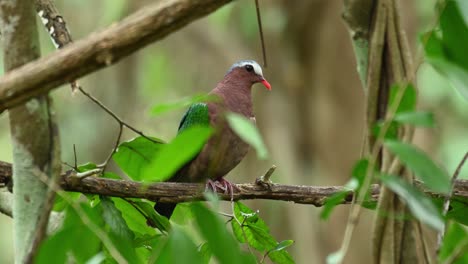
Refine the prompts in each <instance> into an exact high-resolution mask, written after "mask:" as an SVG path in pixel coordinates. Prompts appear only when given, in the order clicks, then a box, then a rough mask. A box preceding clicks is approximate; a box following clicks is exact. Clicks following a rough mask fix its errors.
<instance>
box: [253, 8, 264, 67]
mask: <svg viewBox="0 0 468 264" xmlns="http://www.w3.org/2000/svg"><path fill="white" fill-rule="evenodd" d="M255 9H256V11H257V23H258V32H259V34H260V42H261V43H262V55H263V67H265V68H266V67H267V57H266V49H265V39H264V38H263V28H262V18H261V16H260V5H259V3H258V0H255Z"/></svg>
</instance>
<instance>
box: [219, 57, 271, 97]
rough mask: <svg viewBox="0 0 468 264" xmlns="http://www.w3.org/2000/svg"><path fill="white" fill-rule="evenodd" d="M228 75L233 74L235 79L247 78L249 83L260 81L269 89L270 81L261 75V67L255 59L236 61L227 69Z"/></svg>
mask: <svg viewBox="0 0 468 264" xmlns="http://www.w3.org/2000/svg"><path fill="white" fill-rule="evenodd" d="M228 75H234V76H235V78H237V79H243V80H247V81H249V82H250V83H251V84H255V83H262V84H263V85H264V86H265V87H266V88H267V89H268V90H271V85H270V83H269V82H268V81H267V80H266V79H265V77H263V72H262V67H260V65H259V64H258V63H257V62H256V61H253V60H241V61H238V62H236V63H234V64H233V65H232V66H231V68H230V69H229V70H228V71H227V73H226V76H228Z"/></svg>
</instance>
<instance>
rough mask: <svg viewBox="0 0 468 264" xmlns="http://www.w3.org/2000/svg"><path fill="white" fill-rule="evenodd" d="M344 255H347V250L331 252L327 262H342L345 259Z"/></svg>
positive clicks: (329, 263) (335, 263)
mask: <svg viewBox="0 0 468 264" xmlns="http://www.w3.org/2000/svg"><path fill="white" fill-rule="evenodd" d="M344 255H345V252H343V251H342V250H338V251H335V252H333V253H331V254H330V255H328V256H327V259H326V261H327V264H337V263H341V262H342V261H343V258H344Z"/></svg>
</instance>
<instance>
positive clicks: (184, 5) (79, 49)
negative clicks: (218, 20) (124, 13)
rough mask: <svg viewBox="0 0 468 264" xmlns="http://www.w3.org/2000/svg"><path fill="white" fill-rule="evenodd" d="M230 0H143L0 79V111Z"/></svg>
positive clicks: (108, 62) (117, 57) (107, 62)
mask: <svg viewBox="0 0 468 264" xmlns="http://www.w3.org/2000/svg"><path fill="white" fill-rule="evenodd" d="M228 2H230V0H169V1H162V2H158V3H155V4H152V5H149V6H147V7H145V8H142V9H141V10H139V11H137V12H135V13H134V14H132V15H130V16H128V17H127V18H125V19H124V20H122V21H121V22H119V23H117V24H114V25H111V26H109V27H108V28H106V29H104V30H103V31H101V32H99V33H94V34H90V35H89V36H88V37H87V38H85V39H82V40H79V41H76V42H74V43H72V44H69V45H67V46H65V47H64V48H63V49H60V50H57V51H55V52H53V53H52V54H50V55H48V56H45V57H43V58H41V59H39V60H36V61H34V62H31V63H28V64H26V65H24V66H22V67H20V68H18V69H15V70H14V71H11V72H8V73H6V74H5V75H4V76H3V77H1V78H0V113H1V112H2V111H4V110H5V109H8V108H11V107H13V106H15V105H18V104H20V103H22V102H25V101H26V100H28V99H30V98H32V97H35V96H38V95H40V94H44V93H47V92H48V91H50V90H51V89H53V88H55V87H57V86H59V85H61V84H64V83H67V82H71V81H73V80H75V79H77V78H79V77H81V76H84V75H86V74H88V73H91V72H93V71H96V70H98V69H101V68H104V67H106V66H109V65H111V64H113V63H115V62H117V61H119V60H120V59H122V58H123V57H125V56H127V55H129V54H131V53H133V52H135V51H137V50H139V49H141V48H142V47H144V46H146V45H148V44H150V43H152V42H154V41H156V40H159V39H162V38H163V37H165V36H167V35H169V34H170V33H172V32H174V31H176V30H177V29H179V28H181V27H183V26H185V25H187V24H189V23H190V22H192V21H193V20H195V19H197V18H200V17H202V16H204V15H207V14H209V13H211V12H213V11H215V10H216V9H218V8H219V7H221V6H223V5H224V4H226V3H228Z"/></svg>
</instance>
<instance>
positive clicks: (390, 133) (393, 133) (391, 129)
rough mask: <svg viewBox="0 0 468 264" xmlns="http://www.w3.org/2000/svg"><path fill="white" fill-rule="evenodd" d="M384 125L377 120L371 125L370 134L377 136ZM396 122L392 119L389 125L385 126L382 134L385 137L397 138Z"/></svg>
mask: <svg viewBox="0 0 468 264" xmlns="http://www.w3.org/2000/svg"><path fill="white" fill-rule="evenodd" d="M383 126H384V122H383V121H377V122H376V123H375V125H374V126H373V127H372V134H373V135H374V136H375V137H376V138H377V137H378V136H379V134H380V131H381V130H382V127H383ZM398 127H399V125H398V123H397V122H394V121H392V122H391V123H390V125H389V126H388V128H387V131H386V133H385V135H384V138H385V139H395V140H396V139H398Z"/></svg>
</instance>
